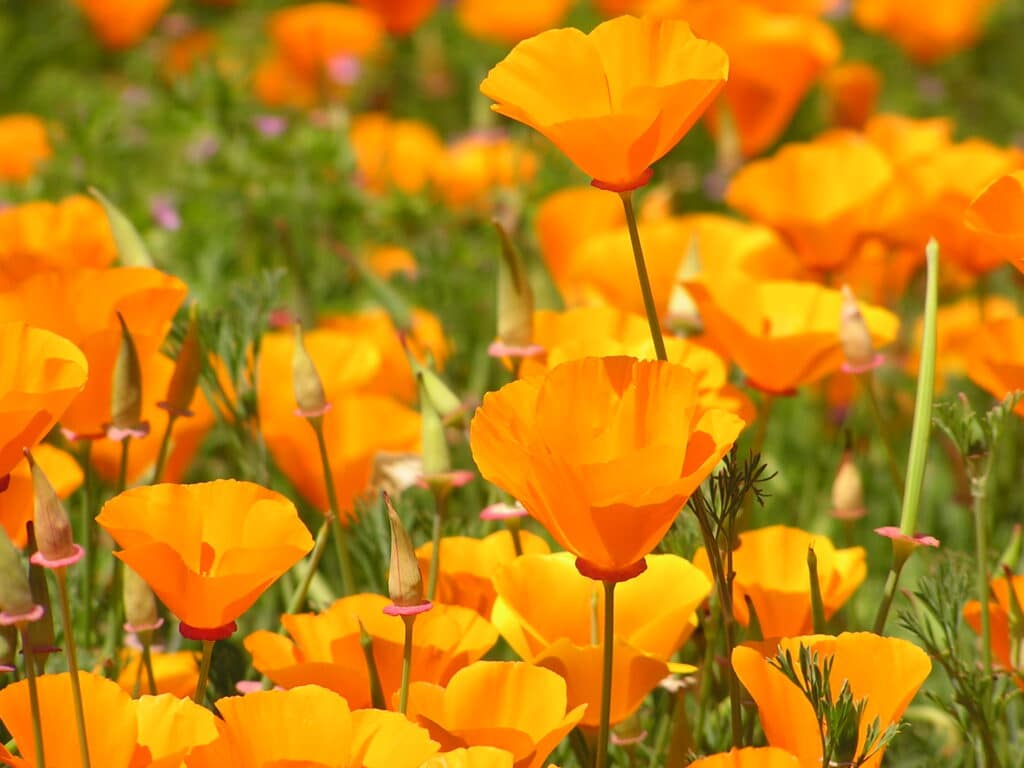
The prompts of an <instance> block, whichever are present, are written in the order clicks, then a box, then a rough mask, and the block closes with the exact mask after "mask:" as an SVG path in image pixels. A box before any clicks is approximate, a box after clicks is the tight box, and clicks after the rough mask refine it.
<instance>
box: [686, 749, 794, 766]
mask: <svg viewBox="0 0 1024 768" xmlns="http://www.w3.org/2000/svg"><path fill="white" fill-rule="evenodd" d="M690 768H800V760H798V759H797V757H796V755H794V754H791V753H789V752H787V751H786V750H784V749H777V748H776V747H747V748H746V749H734V750H732V751H731V752H723V753H722V754H720V755H711V756H710V757H702V758H701V759H700V760H694V761H693V762H692V763H690Z"/></svg>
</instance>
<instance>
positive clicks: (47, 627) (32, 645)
mask: <svg viewBox="0 0 1024 768" xmlns="http://www.w3.org/2000/svg"><path fill="white" fill-rule="evenodd" d="M25 529H26V533H27V537H28V547H27V548H26V552H27V553H28V555H29V563H30V565H29V567H28V588H29V590H30V591H31V592H32V602H33V603H35V604H36V605H39V606H42V608H43V615H42V616H41V617H40V618H39V621H33V622H32V623H31V624H29V625H28V638H27V639H26V641H25V642H26V645H28V647H29V649H30V651H31V653H32V654H33V655H34V656H35V657H36V659H37V660H40V661H45V660H46V657H47V655H48V654H51V653H56V652H57V651H58V650H60V649H59V648H58V647H57V635H56V633H55V632H54V631H53V611H52V610H50V608H51V603H50V587H49V586H48V585H47V583H46V572H45V571H44V570H43V566H41V565H37V564H36V563H33V562H32V555H34V554H35V553H36V552H38V551H39V548H38V546H37V545H36V527H35V524H34V523H33V522H32V521H31V520H29V521H28V523H26V524H25Z"/></svg>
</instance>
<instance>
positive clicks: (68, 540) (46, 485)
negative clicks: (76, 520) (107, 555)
mask: <svg viewBox="0 0 1024 768" xmlns="http://www.w3.org/2000/svg"><path fill="white" fill-rule="evenodd" d="M25 457H26V458H27V459H28V463H29V466H30V467H31V468H32V488H33V491H34V493H35V511H34V514H33V518H32V519H33V522H34V524H35V533H36V543H37V544H38V545H39V551H38V552H36V554H34V555H33V556H32V562H34V563H37V564H39V565H42V566H45V567H49V568H59V567H61V566H65V565H71V564H72V563H74V562H76V561H77V560H78V559H80V558H81V556H82V548H81V547H79V546H78V545H77V544H75V541H74V538H73V536H72V531H71V520H70V519H68V513H67V511H66V510H65V509H64V503H63V502H62V501H61V500H60V496H58V495H57V491H55V490H54V488H53V485H51V484H50V480H49V478H47V477H46V474H45V473H44V472H43V469H42V467H40V466H39V465H38V464H37V463H36V462H35V460H34V459H33V458H32V454H31V453H29V451H28V449H27V448H26V449H25Z"/></svg>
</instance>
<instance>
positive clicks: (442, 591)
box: [416, 530, 551, 619]
mask: <svg viewBox="0 0 1024 768" xmlns="http://www.w3.org/2000/svg"><path fill="white" fill-rule="evenodd" d="M519 541H520V543H521V544H522V547H523V554H533V553H536V554H545V553H547V552H550V551H551V547H549V546H548V543H547V542H546V541H545V540H544V539H542V538H541V537H540V536H538V535H536V534H534V533H530V532H529V531H520V532H519ZM433 552H434V544H433V542H431V541H427V542H424V543H423V544H421V545H420V546H419V547H417V548H416V557H417V559H418V560H419V563H420V568H422V569H423V570H424V571H425V572H426V571H428V570H429V568H430V560H431V555H432V554H433ZM515 559H516V549H515V543H514V542H513V538H512V534H511V533H510V532H509V531H508V530H500V531H495V532H494V533H492V534H489V535H487V536H484V537H483V538H482V539H477V538H474V537H472V536H445V537H443V538H442V539H441V562H440V566H439V572H438V576H437V594H436V596H435V600H436V602H438V603H447V604H449V605H462V606H465V607H466V608H471V609H473V610H474V611H476V612H477V613H478V614H480V615H481V616H483V617H484V618H485V619H486V618H490V616H491V608H492V607H493V606H494V598H495V597H496V596H497V592H495V589H494V575H495V574H496V573H497V572H498V570H499V569H500V568H501V567H502V566H503V565H504V564H506V563H510V562H512V561H513V560H515Z"/></svg>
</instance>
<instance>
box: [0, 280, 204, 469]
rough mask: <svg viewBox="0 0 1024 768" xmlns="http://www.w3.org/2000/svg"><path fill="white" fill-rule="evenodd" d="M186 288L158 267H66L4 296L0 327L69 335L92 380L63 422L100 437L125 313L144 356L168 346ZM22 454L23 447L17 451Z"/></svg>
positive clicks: (107, 416)
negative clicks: (22, 325)
mask: <svg viewBox="0 0 1024 768" xmlns="http://www.w3.org/2000/svg"><path fill="white" fill-rule="evenodd" d="M186 293H187V288H186V286H185V284H184V283H183V282H181V281H180V280H179V279H178V278H176V277H172V276H170V275H167V274H164V273H163V272H160V271H158V270H155V269H148V268H142V267H122V268H118V269H66V270H61V271H57V272H43V273H39V274H36V275H33V276H31V277H29V278H28V279H26V280H24V281H22V282H21V283H19V284H18V285H17V286H16V287H15V288H9V289H7V290H5V291H0V322H3V321H5V320H23V321H25V322H27V323H30V324H32V325H37V326H39V327H40V328H46V329H47V330H51V331H53V332H55V333H59V334H60V335H62V336H65V337H67V338H68V339H70V340H71V341H73V342H74V343H75V344H76V345H78V346H79V347H80V348H81V350H82V352H84V353H85V356H86V358H87V359H88V361H89V381H88V382H87V383H86V386H85V390H84V391H83V392H82V393H81V394H80V395H79V396H78V397H76V398H75V399H74V401H73V402H72V403H71V406H70V407H69V408H68V410H67V411H66V412H65V414H64V416H63V417H62V418H61V426H62V427H64V428H65V429H66V430H68V431H69V432H71V433H72V434H73V435H74V436H76V437H100V436H102V435H103V434H104V424H106V423H107V422H109V421H110V390H111V382H112V379H113V373H114V362H115V360H116V359H117V351H118V349H119V348H120V344H121V326H120V323H119V322H118V319H117V314H118V313H120V314H121V316H122V317H123V318H124V321H125V323H126V324H127V325H128V328H129V329H130V331H131V334H132V339H133V341H134V342H135V346H136V348H137V350H138V353H139V356H140V358H145V357H147V356H149V355H150V354H153V353H154V352H155V350H157V349H159V348H160V347H161V345H162V344H163V343H164V338H165V337H166V336H167V332H168V330H170V327H171V321H172V319H173V318H174V313H175V312H176V311H177V309H178V307H179V306H180V305H181V302H182V301H183V300H184V298H185V294H186ZM19 450H20V449H19Z"/></svg>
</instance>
